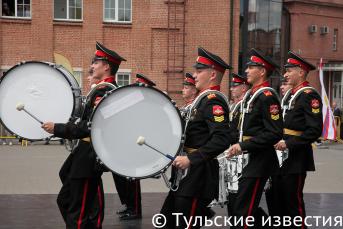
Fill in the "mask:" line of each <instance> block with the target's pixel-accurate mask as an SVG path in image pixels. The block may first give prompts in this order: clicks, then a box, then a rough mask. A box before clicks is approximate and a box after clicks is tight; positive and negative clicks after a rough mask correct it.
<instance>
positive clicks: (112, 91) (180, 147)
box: [89, 84, 184, 179]
mask: <svg viewBox="0 0 343 229" xmlns="http://www.w3.org/2000/svg"><path fill="white" fill-rule="evenodd" d="M129 87H146V88H149V89H152V90H154V91H156V92H158V93H160V94H162V95H163V96H164V97H165V98H167V99H168V100H169V101H170V102H171V103H172V104H173V100H172V99H171V98H170V97H169V96H168V95H166V94H165V93H163V92H162V91H160V90H158V89H156V88H154V87H150V86H143V85H138V84H130V85H126V86H122V87H118V88H116V89H115V90H111V91H109V92H108V95H107V96H110V95H111V94H113V93H115V92H117V91H118V90H123V88H129ZM104 100H105V98H104V99H101V100H100V102H99V103H98V105H97V107H96V108H95V109H94V111H93V112H92V115H91V117H90V119H89V120H90V122H89V124H90V125H89V128H90V129H91V132H92V123H93V117H94V114H95V112H96V111H97V110H98V108H99V106H100V104H101V103H102V102H103V101H104ZM174 109H175V110H176V112H177V115H178V116H179V118H180V120H181V139H180V144H179V147H178V150H177V153H176V154H178V153H179V152H180V151H181V150H182V148H183V144H182V138H183V136H182V133H183V132H184V125H182V117H181V113H180V110H179V109H177V108H176V106H175V105H174ZM90 139H91V144H92V134H91V135H90ZM92 145H93V144H92ZM93 150H94V152H95V154H96V155H97V153H96V150H95V149H94V147H93ZM103 163H104V162H103ZM172 163H173V162H172V161H170V162H168V164H166V166H164V167H163V168H162V169H160V170H159V171H158V172H156V173H154V174H151V175H149V176H138V177H128V176H126V175H123V174H120V173H117V172H116V171H112V170H111V169H109V168H108V167H107V166H106V164H105V163H104V164H105V166H106V167H107V168H108V169H109V170H111V172H113V173H115V174H117V175H120V176H124V177H126V178H132V179H145V178H151V177H154V176H156V175H158V174H161V173H162V172H164V171H165V170H167V169H168V168H169V166H170V165H171V164H172Z"/></svg>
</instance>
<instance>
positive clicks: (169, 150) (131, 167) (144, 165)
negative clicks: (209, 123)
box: [91, 85, 183, 178]
mask: <svg viewBox="0 0 343 229" xmlns="http://www.w3.org/2000/svg"><path fill="white" fill-rule="evenodd" d="M182 133H183V126H182V122H181V115H180V112H179V110H178V109H177V108H176V107H175V106H174V104H173V103H172V102H171V99H170V98H169V97H168V96H167V95H165V94H164V93H163V92H161V91H159V90H158V89H155V88H150V87H144V86H139V85H128V86H125V87H121V88H118V89H116V90H113V91H111V92H110V93H109V94H108V95H107V96H106V97H104V99H102V100H101V101H100V103H99V104H98V106H97V107H96V109H95V111H94V113H93V115H92V118H91V141H92V145H93V148H94V150H95V152H96V154H97V155H98V157H99V158H100V160H101V161H102V162H103V163H104V164H105V165H106V166H107V167H108V168H109V169H110V170H112V171H113V172H115V173H117V174H119V175H121V176H125V177H129V178H147V177H152V176H155V175H157V174H159V173H161V172H164V171H165V169H167V167H168V166H169V165H170V164H171V160H170V159H168V158H166V157H165V156H163V155H161V154H159V153H158V152H156V151H154V150H153V149H151V148H149V147H147V146H146V145H138V144H137V139H138V137H139V136H143V137H144V138H145V142H146V143H147V144H149V145H151V146H153V147H154V148H156V149H158V150H160V151H161V152H163V153H166V154H169V155H171V156H175V155H176V154H177V153H178V152H179V151H180V148H181V140H182Z"/></svg>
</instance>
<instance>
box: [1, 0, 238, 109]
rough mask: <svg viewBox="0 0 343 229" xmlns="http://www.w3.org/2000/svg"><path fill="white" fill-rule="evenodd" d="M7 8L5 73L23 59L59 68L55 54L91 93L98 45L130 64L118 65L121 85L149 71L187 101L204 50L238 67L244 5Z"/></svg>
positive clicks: (28, 4)
mask: <svg viewBox="0 0 343 229" xmlns="http://www.w3.org/2000/svg"><path fill="white" fill-rule="evenodd" d="M2 3H3V4H2V17H1V19H0V20H1V27H0V33H1V38H0V39H1V40H0V47H1V49H0V67H1V70H2V71H6V70H8V69H9V68H11V67H12V66H14V65H15V64H17V63H18V62H21V61H27V60H38V61H48V62H54V52H56V53H60V54H62V55H64V56H65V57H67V58H68V59H69V61H70V62H71V65H72V67H73V70H74V72H75V76H76V77H77V78H78V79H79V80H80V83H81V86H82V87H83V89H88V85H87V82H86V76H87V71H88V68H89V65H90V61H91V58H92V56H93V54H94V51H95V42H96V41H99V42H101V43H103V44H104V45H105V46H107V47H108V48H110V49H113V50H115V51H116V52H118V53H119V54H120V55H121V56H123V57H125V58H126V59H127V60H128V61H127V62H123V63H122V65H121V66H120V70H119V72H118V75H117V80H118V82H119V83H120V84H122V85H125V84H128V83H130V82H132V79H134V78H135V74H136V73H143V74H145V75H147V76H149V77H150V78H151V79H152V80H154V81H156V83H157V86H158V88H160V89H161V90H164V91H168V93H169V94H170V96H171V97H172V98H173V99H175V100H176V101H177V102H179V103H182V100H181V94H180V92H181V88H182V85H181V84H182V80H183V75H184V73H185V72H187V71H190V72H192V71H193V68H192V65H193V63H194V61H195V59H196V56H197V47H198V46H202V47H204V48H206V49H208V50H210V51H211V52H214V53H216V54H218V55H219V56H221V57H222V58H223V59H224V60H226V61H227V62H228V63H231V65H233V66H234V67H235V68H237V65H238V58H237V56H238V43H239V41H238V39H239V37H238V36H239V32H238V29H239V26H238V24H239V0H232V1H226V0H217V1H216V4H208V1H206V0H164V1H162V0H98V1H93V0H73V1H72V0H54V1H46V0H23V1H13V0H2ZM4 3H7V6H4ZM7 7H8V8H10V11H9V12H7ZM5 8H6V9H5ZM5 10H6V11H5ZM225 76H226V77H225V78H224V80H223V83H222V88H223V91H224V93H226V94H227V93H228V77H227V76H228V73H227V74H226V75H225Z"/></svg>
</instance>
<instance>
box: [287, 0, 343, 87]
mask: <svg viewBox="0 0 343 229" xmlns="http://www.w3.org/2000/svg"><path fill="white" fill-rule="evenodd" d="M286 2H287V3H286V4H285V6H287V8H288V9H289V11H290V13H291V36H290V37H291V41H290V48H291V50H293V51H295V52H300V55H301V56H303V57H304V58H306V59H307V60H309V61H310V62H311V63H312V64H314V65H318V63H319V59H320V58H321V57H322V58H323V61H324V63H327V62H329V61H340V62H342V60H343V52H342V50H343V49H342V48H343V2H342V1H323V0H322V1H316V3H315V4H314V3H313V1H312V2H311V3H312V4H306V3H301V2H294V1H286ZM329 3H334V4H329ZM310 25H317V32H316V33H309V32H308V27H309V26H310ZM322 26H328V27H329V33H328V34H325V35H321V34H320V27H322ZM334 29H338V50H337V51H333V50H332V42H333V31H334ZM309 81H310V82H311V83H312V85H313V86H315V87H316V88H317V89H320V82H319V78H318V71H313V72H311V73H310V75H309Z"/></svg>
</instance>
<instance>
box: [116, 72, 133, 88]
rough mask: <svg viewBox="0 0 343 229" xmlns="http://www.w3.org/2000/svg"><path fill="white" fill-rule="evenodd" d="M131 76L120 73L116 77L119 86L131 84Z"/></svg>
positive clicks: (126, 73)
mask: <svg viewBox="0 0 343 229" xmlns="http://www.w3.org/2000/svg"><path fill="white" fill-rule="evenodd" d="M130 78H131V74H130V73H128V72H119V73H117V75H116V81H117V84H118V86H120V87H121V86H126V85H129V84H130Z"/></svg>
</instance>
